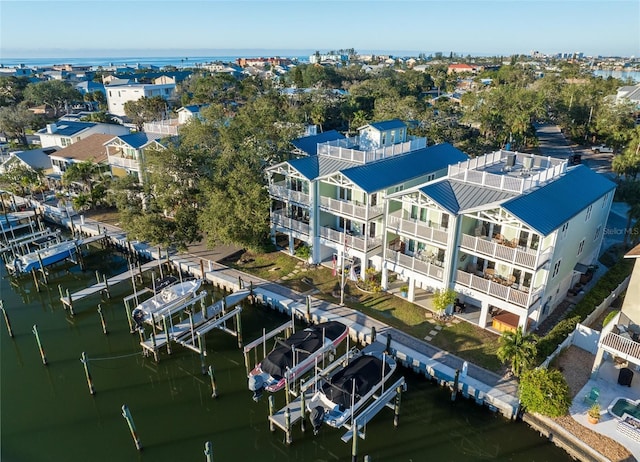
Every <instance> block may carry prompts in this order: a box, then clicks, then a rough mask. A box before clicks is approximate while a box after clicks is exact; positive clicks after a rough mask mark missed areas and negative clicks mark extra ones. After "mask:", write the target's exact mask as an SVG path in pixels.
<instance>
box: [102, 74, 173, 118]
mask: <svg viewBox="0 0 640 462" xmlns="http://www.w3.org/2000/svg"><path fill="white" fill-rule="evenodd" d="M170 80H171V81H170V82H166V83H154V84H144V83H130V82H127V83H120V82H119V81H116V82H118V83H114V84H111V85H107V86H105V91H106V94H107V105H108V108H109V113H111V114H114V115H117V116H124V115H126V114H125V112H124V104H125V103H126V102H128V101H138V100H139V99H140V98H153V97H155V96H159V97H161V98H162V99H165V100H167V101H170V100H173V99H174V98H175V94H176V84H175V80H172V79H170ZM157 81H158V80H157V79H156V82H157Z"/></svg>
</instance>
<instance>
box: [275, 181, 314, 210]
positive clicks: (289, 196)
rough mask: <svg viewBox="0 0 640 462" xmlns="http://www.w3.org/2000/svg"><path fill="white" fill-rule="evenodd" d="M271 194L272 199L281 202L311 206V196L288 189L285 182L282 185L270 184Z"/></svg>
mask: <svg viewBox="0 0 640 462" xmlns="http://www.w3.org/2000/svg"><path fill="white" fill-rule="evenodd" d="M269 194H271V196H272V197H274V198H276V199H279V200H281V201H287V202H295V203H297V204H301V205H309V204H310V199H309V194H306V193H304V192H301V191H294V190H293V189H289V188H287V185H286V183H285V182H284V181H282V182H280V183H273V184H270V185H269Z"/></svg>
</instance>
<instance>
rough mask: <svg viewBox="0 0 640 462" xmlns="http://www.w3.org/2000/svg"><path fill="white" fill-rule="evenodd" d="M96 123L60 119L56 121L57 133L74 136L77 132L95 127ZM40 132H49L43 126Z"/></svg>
mask: <svg viewBox="0 0 640 462" xmlns="http://www.w3.org/2000/svg"><path fill="white" fill-rule="evenodd" d="M95 125H96V124H95V123H94V122H72V121H70V120H59V121H58V122H56V131H55V134H56V135H62V136H73V135H75V134H76V133H79V132H81V131H83V130H86V129H87V128H91V127H94V126H95ZM38 133H42V134H45V133H47V129H46V127H45V128H42V129H40V130H38Z"/></svg>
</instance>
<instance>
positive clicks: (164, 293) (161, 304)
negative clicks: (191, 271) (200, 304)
mask: <svg viewBox="0 0 640 462" xmlns="http://www.w3.org/2000/svg"><path fill="white" fill-rule="evenodd" d="M201 284H202V279H188V280H186V281H183V282H176V283H175V284H172V285H170V286H168V287H165V288H164V289H162V290H161V291H160V292H158V293H157V294H155V295H154V296H153V297H151V298H149V299H147V300H145V301H144V302H142V303H140V304H139V305H138V306H136V307H135V308H134V310H133V312H132V313H131V316H132V317H133V320H134V321H135V322H136V324H137V325H138V327H142V325H143V324H144V323H145V322H146V323H147V324H153V319H154V317H155V318H156V319H158V320H159V318H160V317H162V315H163V314H168V313H169V312H170V311H171V309H172V308H175V307H177V306H178V305H180V304H182V303H184V302H186V301H187V300H189V299H190V298H192V297H193V296H194V295H195V293H196V291H197V290H198V289H199V288H200V285H201Z"/></svg>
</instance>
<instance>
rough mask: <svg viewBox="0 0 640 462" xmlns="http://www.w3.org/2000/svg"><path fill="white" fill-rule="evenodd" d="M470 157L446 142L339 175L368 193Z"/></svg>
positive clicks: (359, 166) (349, 169) (365, 165)
mask: <svg viewBox="0 0 640 462" xmlns="http://www.w3.org/2000/svg"><path fill="white" fill-rule="evenodd" d="M468 159H469V157H468V156H467V155H466V154H465V153H464V152H462V151H460V150H459V149H456V148H454V147H453V146H452V145H450V144H449V143H442V144H438V145H435V146H430V147H428V148H424V149H418V150H417V151H413V152H410V153H407V154H400V155H397V156H394V157H391V158H389V159H384V160H379V161H376V162H370V163H367V164H364V165H358V166H357V167H352V168H348V169H346V170H343V171H342V172H341V173H342V174H343V175H344V176H346V177H347V178H349V179H350V180H351V181H353V182H354V183H355V184H356V185H357V186H358V187H359V188H360V189H362V190H364V191H365V192H367V193H372V192H375V191H382V190H383V189H386V188H390V187H391V186H394V185H398V184H401V183H404V182H406V181H410V180H412V179H415V178H418V177H421V176H424V175H428V174H429V173H433V172H436V171H438V170H441V169H443V168H446V167H447V166H449V165H451V164H456V163H458V162H464V161H466V160H468Z"/></svg>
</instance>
